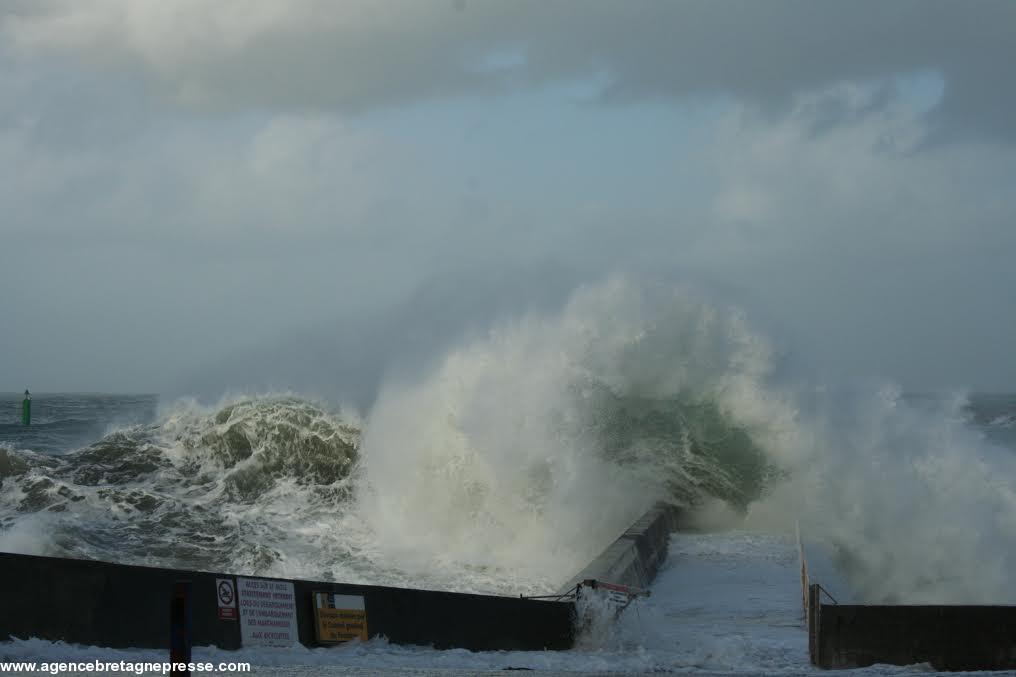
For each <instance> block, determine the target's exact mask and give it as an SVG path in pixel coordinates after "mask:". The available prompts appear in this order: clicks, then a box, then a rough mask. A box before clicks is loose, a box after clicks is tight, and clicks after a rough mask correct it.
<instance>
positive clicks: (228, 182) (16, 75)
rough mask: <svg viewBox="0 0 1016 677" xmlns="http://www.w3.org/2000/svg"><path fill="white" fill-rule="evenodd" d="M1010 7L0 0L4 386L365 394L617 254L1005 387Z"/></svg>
mask: <svg viewBox="0 0 1016 677" xmlns="http://www.w3.org/2000/svg"><path fill="white" fill-rule="evenodd" d="M1014 64H1016V3H1013V2H1011V1H1009V0H999V1H991V0H981V1H978V2H961V1H959V0H956V1H953V2H939V1H937V0H915V1H907V0H896V1H894V2H888V3H886V2H866V1H859V2H858V1H852V2H846V1H840V2H805V1H797V0H794V1H787V0H768V1H766V2H755V1H743V2H738V1H729V2H712V1H705V0H703V1H701V2H684V1H678V0H672V1H639V0H634V1H630V2H600V1H597V0H588V1H584V2H578V1H574V2H572V1H567V0H541V1H538V2H537V1H533V2H530V1H527V0H516V1H513V2H508V1H507V0H505V1H501V2H483V1H479V0H434V1H429V0H411V1H410V0H406V1H404V2H375V1H373V0H371V1H366V0H364V1H358V0H351V1H346V2H332V1H330V0H290V1H288V2H277V1H276V0H215V1H214V2H213V1H211V0H204V1H197V0H174V1H171V2H138V1H135V0H95V1H92V2H86V1H81V0H65V1H56V0H24V1H18V0H7V1H6V2H3V3H2V4H0V283H2V288H3V290H4V291H3V294H0V391H17V390H20V389H22V388H24V387H26V386H28V387H31V388H33V389H36V390H40V391H44V390H49V391H55V390H79V391H80V390H86V391H144V392H164V393H175V394H183V393H187V392H195V393H198V392H200V393H207V394H214V393H215V392H216V391H218V392H221V391H222V390H223V389H224V388H227V387H230V386H232V387H261V388H285V387H291V388H294V389H298V390H301V389H306V390H310V391H315V392H318V393H322V394H326V395H327V394H333V393H334V394H338V395H342V396H349V394H350V393H353V396H354V397H360V398H363V397H365V395H364V393H369V392H370V391H371V389H372V388H374V387H375V386H376V382H377V380H378V379H379V378H381V377H382V375H383V374H384V373H385V370H386V369H388V368H390V365H391V364H393V363H399V362H401V363H405V364H413V363H421V362H424V361H426V360H427V359H428V356H431V355H433V354H434V353H436V352H439V351H440V350H441V348H442V346H443V345H445V344H446V343H447V342H449V341H451V340H453V339H454V337H456V336H458V335H460V334H461V333H462V332H466V331H470V330H475V329H477V328H482V327H483V326H485V325H486V324H487V323H489V322H490V321H491V320H492V319H494V318H496V317H498V316H500V315H502V314H505V313H512V312H519V311H521V310H524V309H529V308H534V307H535V308H541V309H549V310H552V309H553V308H554V307H555V305H556V304H559V303H561V301H562V299H564V298H565V297H566V295H567V294H568V291H569V290H570V289H572V288H573V287H574V286H575V285H577V284H580V283H583V282H588V281H594V280H597V279H600V278H602V277H603V276H605V275H607V274H610V273H613V272H619V271H620V272H627V273H629V274H631V275H635V276H641V277H646V278H652V279H660V278H663V279H673V280H677V281H681V282H682V283H691V284H694V285H697V286H700V287H701V288H702V289H704V290H707V292H706V293H708V294H713V295H715V296H716V298H717V299H720V300H722V302H723V303H730V304H734V305H737V306H740V307H742V308H744V309H745V310H746V311H747V312H748V315H749V317H750V318H751V320H752V322H753V324H754V325H755V326H757V327H758V328H759V330H760V331H761V332H763V333H764V334H765V335H766V336H767V337H768V338H769V339H770V340H771V341H772V342H773V344H774V345H776V346H777V348H778V352H779V354H780V355H781V360H783V361H784V362H785V363H786V364H787V365H788V368H792V369H794V370H796V372H797V373H799V374H802V375H803V376H802V378H806V379H809V380H812V381H815V382H820V383H836V382H843V381H848V380H850V379H856V378H868V377H871V378H879V379H889V380H893V381H896V382H898V383H900V384H901V385H902V386H903V387H905V388H909V389H918V390H919V389H928V388H939V387H969V388H973V389H979V390H1009V391H1011V390H1016V359H1013V357H1012V353H1013V349H1014V347H1016V302H1014V300H1013V299H1014V293H1013V290H1014V289H1016V266H1014V265H1013V263H1014V255H1016V188H1014V187H1016V110H1014V109H1016V77H1014V74H1013V68H1014Z"/></svg>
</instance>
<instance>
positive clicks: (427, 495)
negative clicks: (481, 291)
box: [0, 278, 1016, 602]
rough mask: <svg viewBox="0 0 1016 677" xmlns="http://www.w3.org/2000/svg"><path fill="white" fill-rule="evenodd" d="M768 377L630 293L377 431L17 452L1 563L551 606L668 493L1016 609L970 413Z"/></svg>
mask: <svg viewBox="0 0 1016 677" xmlns="http://www.w3.org/2000/svg"><path fill="white" fill-rule="evenodd" d="M773 364H774V360H773V357H772V351H771V349H770V347H769V345H768V344H767V343H766V342H765V341H764V340H762V339H761V338H760V337H758V336H757V335H756V334H755V333H753V332H752V331H750V329H749V327H748V325H747V322H746V320H745V318H744V316H743V315H742V314H741V313H740V312H738V311H737V310H732V309H721V308H717V307H715V306H711V305H709V304H708V303H706V302H704V301H703V300H702V299H701V298H699V297H697V296H696V295H694V294H692V293H689V292H687V291H686V290H682V289H673V288H670V287H663V286H658V287H652V286H646V285H636V284H633V283H631V282H630V281H628V280H626V279H623V278H616V279H612V280H610V281H608V282H606V283H604V284H599V285H594V286H589V287H584V288H581V289H579V290H577V291H576V292H575V293H574V295H573V296H572V298H571V299H570V301H569V302H568V303H567V305H566V306H565V307H564V309H563V310H562V311H561V312H560V313H558V314H555V315H548V314H531V315H525V316H521V317H515V318H512V319H509V320H505V321H503V322H501V323H499V324H497V325H496V326H494V327H493V328H492V329H491V330H490V331H489V332H487V333H486V334H484V335H482V336H477V337H473V338H471V339H469V340H465V341H463V342H462V343H461V344H460V345H458V346H456V347H454V348H453V349H451V350H449V351H448V353H447V354H446V355H445V356H444V358H443V359H442V360H441V361H440V362H439V363H438V364H437V366H435V367H434V368H433V369H432V370H431V371H430V372H429V373H428V374H427V375H425V376H424V377H422V378H418V379H416V380H403V381H391V382H389V383H388V384H386V385H385V386H384V387H383V388H382V390H381V393H380V395H379V397H378V400H377V402H376V403H375V405H374V406H373V407H372V409H371V411H370V412H369V415H368V416H367V418H366V421H364V422H361V421H360V420H359V419H358V418H357V417H355V416H351V415H348V414H346V413H344V412H343V411H342V410H341V409H338V408H334V407H332V406H331V405H328V404H325V403H321V402H315V401H311V400H308V399H304V398H301V397H299V396H294V395H284V396H279V395H268V396H260V397H247V398H240V399H236V400H227V401H225V402H223V403H220V404H219V405H218V406H216V407H211V408H205V407H201V406H198V405H197V404H196V403H194V402H186V401H185V402H178V403H176V404H175V405H173V406H172V407H170V409H169V410H168V411H166V412H165V413H164V414H163V415H162V416H161V417H160V419H159V420H158V422H156V423H154V424H151V425H136V426H129V427H124V428H122V429H119V430H115V431H113V432H111V433H109V434H107V435H106V436H104V437H103V438H102V439H100V440H99V441H98V442H95V443H94V444H92V445H91V446H88V447H86V448H83V449H80V450H79V451H76V452H74V453H70V454H66V455H63V456H53V455H47V454H41V453H37V452H33V451H29V450H15V449H11V448H6V449H0V480H2V483H3V484H2V487H0V527H2V531H0V549H5V550H16V551H22V552H34V553H40V554H55V555H61V556H71V557H86V558H95V559H106V560H115V561H121V562H131V563H142V564H153V565H164V566H179V567H194V568H199V569H206V570H214V571H230V572H234V573H241V574H261V575H278V576H292V577H304V578H312V579H333V580H343V581H348V582H371V583H379V584H393V585H406V586H413V587H434V588H443V589H451V590H464V591H476V592H495V593H505V594H519V593H530V594H533V593H545V592H549V591H553V590H555V589H556V588H557V587H558V586H559V585H560V584H561V583H562V582H564V581H565V580H567V579H568V578H569V577H570V576H571V575H572V574H574V573H575V571H577V570H578V569H580V568H581V567H582V566H583V565H584V564H585V563H586V562H587V561H588V560H589V558H591V557H592V556H594V555H595V554H596V553H598V552H599V551H600V550H601V549H602V548H603V547H604V545H606V544H607V543H609V542H610V541H611V540H612V539H613V538H614V537H616V535H617V534H618V533H619V532H620V531H621V530H623V529H624V528H625V527H626V526H627V525H628V524H629V523H630V522H631V521H632V520H633V519H634V518H635V517H637V516H638V515H639V514H640V513H641V512H642V511H643V510H644V509H645V508H647V507H648V506H649V505H651V504H652V503H653V502H655V501H658V500H664V501H669V502H672V503H676V504H680V505H685V506H693V507H696V508H697V509H698V510H700V511H702V512H707V511H708V510H711V509H713V508H714V507H715V506H716V505H721V506H722V507H723V511H724V514H725V515H726V516H727V517H731V516H733V517H736V518H737V519H739V520H742V519H746V520H747V524H749V525H755V526H758V527H760V528H766V529H773V528H775V529H779V530H784V529H788V528H791V527H792V525H793V524H794V522H795V520H800V522H801V524H802V527H803V528H804V530H805V533H806V535H807V536H808V537H809V538H812V539H814V540H815V541H821V542H824V543H828V544H830V547H832V548H833V550H834V553H835V555H836V557H838V559H839V561H840V562H841V564H842V565H843V567H844V568H845V569H846V570H847V571H848V574H849V575H850V577H851V580H852V582H853V583H854V585H855V587H856V588H857V590H858V591H859V595H860V596H862V597H864V598H866V599H869V600H873V601H875V600H885V599H897V600H907V601H931V600H934V601H970V602H973V601H984V600H991V601H999V600H1000V599H1009V600H1012V599H1013V593H1011V592H1009V590H1010V589H1011V588H1012V586H1011V585H1010V583H1011V582H1012V576H1011V573H1010V572H1012V571H1016V567H1014V566H1013V565H1014V564H1016V561H1014V560H1016V494H1014V491H1013V480H1012V479H1011V478H1014V477H1016V473H1014V472H1013V471H1014V470H1016V466H1014V458H1013V455H1012V454H1011V453H1010V452H1009V451H1007V450H1003V449H1000V448H998V447H995V446H993V445H991V444H990V443H988V442H986V441H985V440H984V439H983V438H982V437H980V436H979V435H978V434H977V433H976V432H975V431H973V430H972V429H971V428H970V427H969V426H967V425H966V424H965V423H964V421H963V415H962V413H961V411H960V410H961V409H962V408H963V407H964V406H965V400H964V399H963V398H962V397H958V398H954V400H950V401H948V402H946V403H945V404H941V405H940V404H936V405H934V406H933V407H930V409H929V407H928V406H924V407H913V406H910V405H909V404H907V403H906V402H904V401H903V398H902V397H901V396H900V394H899V393H898V392H896V391H894V390H892V389H888V390H886V389H883V390H881V391H876V392H875V393H873V394H872V395H867V396H866V395H863V394H862V395H858V394H857V393H851V394H850V395H844V394H835V393H829V392H825V391H822V390H802V389H799V388H793V387H790V386H789V385H783V386H780V385H778V378H777V377H776V375H775V374H774V372H773ZM971 524H976V525H977V528H976V529H972V528H970V525H971Z"/></svg>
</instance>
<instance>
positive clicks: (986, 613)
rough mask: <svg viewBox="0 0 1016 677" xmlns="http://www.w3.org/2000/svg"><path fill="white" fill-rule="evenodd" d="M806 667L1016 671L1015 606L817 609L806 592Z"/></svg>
mask: <svg viewBox="0 0 1016 677" xmlns="http://www.w3.org/2000/svg"><path fill="white" fill-rule="evenodd" d="M808 639H809V642H808V643H809V650H810V653H811V661H812V663H813V664H815V665H817V666H819V667H822V668H855V667H866V666H869V665H874V664H876V663H886V664H890V665H913V664H915V663H930V664H931V665H932V666H933V667H934V668H935V669H937V670H1012V669H1016V606H961V605H941V606H908V605H894V606H886V605H853V604H822V603H820V601H819V590H818V586H817V585H811V586H810V589H809V609H808Z"/></svg>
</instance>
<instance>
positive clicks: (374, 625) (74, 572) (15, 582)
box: [0, 505, 680, 651]
mask: <svg viewBox="0 0 1016 677" xmlns="http://www.w3.org/2000/svg"><path fill="white" fill-rule="evenodd" d="M679 514H680V513H679V512H678V511H676V510H675V509H673V508H669V507H665V506H662V505H661V506H656V507H654V508H652V509H651V510H650V511H648V512H647V513H646V514H645V515H643V516H642V517H641V518H640V519H639V520H637V521H636V522H635V523H634V524H632V525H631V527H629V528H628V529H627V530H626V531H625V532H624V533H623V534H621V535H620V536H619V537H618V539H617V540H616V541H614V542H613V543H612V544H610V546H608V547H607V549H606V550H604V551H603V553H601V554H600V555H599V556H598V557H597V558H596V559H595V560H594V561H593V562H591V563H590V564H589V566H587V567H586V568H584V569H583V570H582V571H581V572H579V573H578V574H577V575H576V576H575V577H574V578H573V579H572V581H569V582H568V584H567V585H565V586H564V588H562V591H563V592H572V591H574V589H575V585H576V584H577V583H578V582H580V581H582V580H586V579H590V578H593V579H597V580H599V581H605V582H611V583H620V584H623V585H629V586H633V587H637V588H646V587H648V586H649V584H650V583H651V582H652V580H653V579H654V577H655V576H656V572H657V570H658V569H659V567H660V564H661V563H662V562H663V561H664V560H665V559H666V556H667V546H668V541H669V536H670V534H671V532H672V531H673V530H674V529H675V528H676V526H677V523H678V517H679ZM0 576H2V577H3V580H5V581H7V592H6V593H5V595H4V599H3V600H0V640H3V639H5V638H7V637H9V636H13V637H21V638H28V637H38V638H42V639H49V640H63V641H66V642H71V643H77V644H91V645H98V646H107V647H147V648H166V647H168V645H169V635H170V624H169V618H170V597H171V591H172V589H173V584H174V582H177V581H189V582H190V588H191V608H192V618H193V625H192V628H193V638H192V641H193V644H194V645H195V646H207V645H215V646H218V647H220V648H223V649H236V648H239V647H240V645H241V637H240V622H239V621H238V620H226V619H220V618H219V615H218V603H217V601H216V579H217V578H218V579H223V578H224V579H230V580H232V581H233V584H234V589H236V588H237V587H238V586H237V584H236V583H237V581H236V576H232V575H229V574H217V573H208V572H198V571H184V570H177V569H162V568H154V567H141V566H128V565H122V564H113V563H109V562H94V561H87V560H73V559H62V558H54V557H37V556H33V555H18V554H12V553H0ZM268 580H287V579H268ZM289 582H291V583H292V584H293V590H294V594H295V600H296V621H297V629H298V634H299V640H300V643H302V644H304V645H307V646H314V645H316V644H317V642H316V636H315V630H314V612H313V607H312V593H314V592H333V593H340V594H347V595H362V596H363V598H364V606H365V607H366V613H367V626H368V632H369V634H370V636H372V637H373V636H376V635H379V634H380V635H384V636H386V637H387V638H388V639H389V641H391V642H394V643H397V644H417V645H425V646H428V645H429V646H434V647H436V648H442V649H443V648H452V647H457V648H465V649H471V650H474V651H479V650H541V649H566V648H570V647H571V646H572V645H573V643H574V633H575V629H574V626H575V604H574V603H573V602H570V601H547V600H534V599H521V598H515V597H500V596H491V595H470V594H463V593H453V592H440V591H433V590H411V589H403V588H390V587H382V586H370V585H347V584H342V583H322V582H313V581H300V580H289Z"/></svg>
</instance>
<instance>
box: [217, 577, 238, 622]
mask: <svg viewBox="0 0 1016 677" xmlns="http://www.w3.org/2000/svg"><path fill="white" fill-rule="evenodd" d="M215 598H216V601H217V602H218V603H219V620H220V621H235V620H236V589H235V588H234V587H233V581H232V579H229V578H216V579H215Z"/></svg>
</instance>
